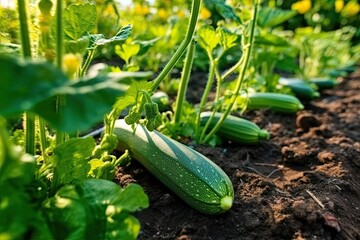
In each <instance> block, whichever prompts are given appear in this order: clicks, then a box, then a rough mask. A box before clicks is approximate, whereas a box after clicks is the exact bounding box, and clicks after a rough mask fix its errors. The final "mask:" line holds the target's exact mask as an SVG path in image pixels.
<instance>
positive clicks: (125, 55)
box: [115, 43, 140, 64]
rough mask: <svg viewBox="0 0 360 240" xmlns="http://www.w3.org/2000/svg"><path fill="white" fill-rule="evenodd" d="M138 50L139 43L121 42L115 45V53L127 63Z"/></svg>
mask: <svg viewBox="0 0 360 240" xmlns="http://www.w3.org/2000/svg"><path fill="white" fill-rule="evenodd" d="M139 50H140V45H139V44H127V43H123V44H121V45H117V46H116V47H115V53H116V54H117V55H118V56H119V57H120V58H121V59H123V60H124V61H125V62H126V63H127V64H128V63H129V60H130V58H131V57H133V56H135V55H136V54H138V52H139Z"/></svg>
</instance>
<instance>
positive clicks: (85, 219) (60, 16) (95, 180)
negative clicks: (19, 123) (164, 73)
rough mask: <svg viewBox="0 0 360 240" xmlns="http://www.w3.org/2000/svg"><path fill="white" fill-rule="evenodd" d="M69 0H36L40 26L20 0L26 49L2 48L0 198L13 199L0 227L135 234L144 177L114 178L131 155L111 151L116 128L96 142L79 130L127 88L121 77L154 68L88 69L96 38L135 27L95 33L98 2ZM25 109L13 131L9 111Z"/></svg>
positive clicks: (53, 234)
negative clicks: (71, 1) (129, 181)
mask: <svg viewBox="0 0 360 240" xmlns="http://www.w3.org/2000/svg"><path fill="white" fill-rule="evenodd" d="M53 2H54V3H55V4H54V5H53ZM63 3H64V2H63V1H60V0H58V1H50V0H41V1H39V5H38V6H39V9H40V11H39V14H40V15H39V16H37V15H36V14H37V13H35V12H31V14H32V16H33V17H34V18H35V17H39V19H40V21H39V22H38V23H39V24H40V27H39V30H40V31H39V32H36V29H35V28H32V24H35V23H33V22H31V21H29V19H30V18H29V17H28V11H27V10H28V9H29V5H28V4H27V3H26V1H24V0H19V1H18V4H17V11H18V14H19V21H20V33H21V34H20V42H21V49H22V55H23V57H22V59H21V58H20V57H19V56H16V55H15V56H14V55H13V56H11V55H10V54H6V53H1V54H0V71H1V72H2V81H1V83H0V85H1V89H3V90H2V91H1V95H0V102H1V105H0V152H1V154H0V189H1V190H0V191H1V192H0V202H1V203H9V204H6V206H5V205H4V206H3V207H2V208H1V209H0V215H1V216H2V217H1V220H0V221H1V224H0V225H1V227H0V236H2V237H5V238H6V239H23V238H29V239H65V238H66V239H87V238H94V237H95V238H98V239H136V238H137V236H138V234H139V231H140V223H139V221H138V220H137V219H136V218H135V217H133V216H132V213H133V212H135V211H138V210H141V209H143V208H146V207H147V206H148V197H147V195H146V194H145V193H144V191H143V189H142V188H141V186H139V185H129V186H127V187H125V188H121V187H120V186H118V185H117V184H116V183H114V182H112V181H111V180H113V178H114V173H115V170H116V166H117V164H119V162H121V161H122V160H123V159H124V158H125V157H126V154H125V155H124V156H122V157H120V158H119V159H118V158H115V159H114V156H112V155H110V152H111V151H112V150H113V148H115V147H116V141H117V140H116V138H115V141H114V138H111V135H109V136H105V138H104V140H103V141H102V142H101V144H100V145H99V146H96V143H95V140H94V139H92V138H78V136H79V132H82V131H86V130H88V129H89V128H91V127H92V126H93V125H94V124H96V123H98V122H100V121H101V120H102V118H103V116H104V115H105V114H106V113H108V112H110V111H111V109H112V106H113V104H114V103H115V102H116V99H117V98H119V97H121V96H125V95H126V94H127V92H128V89H129V85H127V84H126V83H125V82H128V81H131V80H133V79H141V80H144V82H146V79H147V78H148V77H150V75H151V74H149V73H142V72H132V73H124V72H122V73H118V74H115V75H114V74H113V75H109V74H103V75H96V76H87V75H86V72H87V69H88V67H89V65H90V62H91V61H92V59H93V56H94V53H95V51H96V49H97V47H98V46H100V45H105V44H108V43H111V42H122V41H124V40H125V39H126V38H128V36H129V35H130V33H131V26H126V27H123V28H122V29H120V31H119V32H118V33H117V34H116V35H115V36H114V37H112V38H110V39H106V38H105V37H104V36H103V35H101V34H91V33H92V31H93V29H94V27H95V23H96V22H95V21H96V14H95V12H96V11H93V10H94V9H95V6H94V5H92V4H89V3H86V4H76V5H69V6H67V7H65V6H63ZM53 7H55V9H53ZM54 10H55V11H54ZM53 14H54V15H53ZM34 18H31V19H34ZM44 19H46V20H47V25H44V24H46V22H44V21H42V20H44ZM51 22H53V24H51ZM29 23H31V24H29ZM30 28H31V30H30ZM30 32H31V33H37V34H38V36H39V38H38V39H39V43H38V44H30V42H31V41H30V36H31V37H33V35H34V34H32V35H30ZM32 40H33V39H32ZM81 59H84V61H81ZM24 112H25V117H24V118H23V123H24V128H23V129H19V130H18V131H23V132H24V135H25V137H24V138H22V137H21V134H18V135H17V136H18V137H15V136H12V138H10V136H8V135H7V132H8V130H7V129H6V120H4V118H5V119H7V118H15V117H18V116H21V115H22V114H23V113H24ZM19 136H20V137H19ZM22 147H23V148H22ZM23 149H24V150H23ZM25 152H26V153H25ZM35 153H36V154H35ZM8 219H14V221H8ZM40 226H41V228H40Z"/></svg>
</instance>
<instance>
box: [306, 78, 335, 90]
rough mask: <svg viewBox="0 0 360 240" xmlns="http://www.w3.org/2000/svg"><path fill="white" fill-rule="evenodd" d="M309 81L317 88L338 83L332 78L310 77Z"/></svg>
mask: <svg viewBox="0 0 360 240" xmlns="http://www.w3.org/2000/svg"><path fill="white" fill-rule="evenodd" d="M310 83H312V84H315V85H316V86H317V88H318V89H319V90H323V89H330V88H334V87H335V86H336V85H338V84H339V82H338V81H336V80H335V79H333V78H313V79H310Z"/></svg>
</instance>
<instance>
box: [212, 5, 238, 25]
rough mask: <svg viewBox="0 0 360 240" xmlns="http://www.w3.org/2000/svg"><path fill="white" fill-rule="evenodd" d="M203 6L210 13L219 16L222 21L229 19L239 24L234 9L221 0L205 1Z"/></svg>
mask: <svg viewBox="0 0 360 240" xmlns="http://www.w3.org/2000/svg"><path fill="white" fill-rule="evenodd" d="M205 6H206V7H207V8H208V9H210V10H211V11H212V12H214V11H216V13H218V14H220V15H221V16H222V17H223V18H224V19H230V20H233V21H235V22H238V23H241V20H240V18H239V17H238V16H237V15H236V14H235V12H234V9H233V8H232V7H231V6H229V5H226V4H225V1H222V0H205Z"/></svg>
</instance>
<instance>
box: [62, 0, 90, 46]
mask: <svg viewBox="0 0 360 240" xmlns="http://www.w3.org/2000/svg"><path fill="white" fill-rule="evenodd" d="M63 19H64V33H65V38H66V39H72V40H78V39H79V38H81V37H82V36H83V35H85V34H87V33H88V32H91V31H92V30H93V29H94V28H95V27H96V7H95V5H94V4H89V3H85V4H78V5H76V4H72V5H70V6H69V7H67V8H66V9H65V10H64V17H63Z"/></svg>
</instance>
